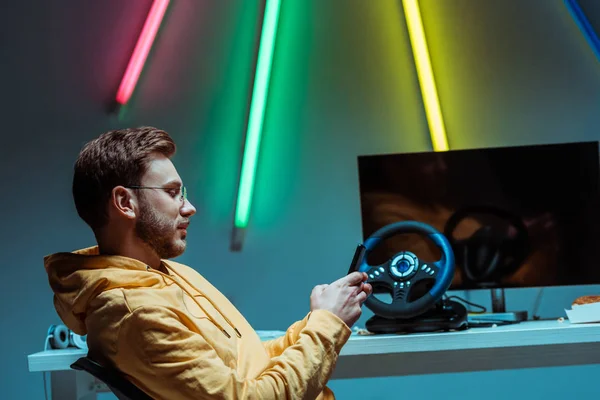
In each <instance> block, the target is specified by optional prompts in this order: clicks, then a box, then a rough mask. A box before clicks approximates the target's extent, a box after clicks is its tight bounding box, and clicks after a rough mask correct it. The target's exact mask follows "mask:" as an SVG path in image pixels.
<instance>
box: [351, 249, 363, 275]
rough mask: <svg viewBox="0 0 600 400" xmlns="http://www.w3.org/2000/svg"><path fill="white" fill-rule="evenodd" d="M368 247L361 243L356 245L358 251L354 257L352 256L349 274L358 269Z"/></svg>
mask: <svg viewBox="0 0 600 400" xmlns="http://www.w3.org/2000/svg"><path fill="white" fill-rule="evenodd" d="M366 250H367V248H366V247H365V246H363V245H362V244H359V245H358V246H357V247H356V251H355V252H354V257H353V258H352V263H351V264H350V268H349V269H348V274H351V273H352V272H354V271H358V267H359V266H360V264H361V263H362V261H363V258H364V256H365V251H366Z"/></svg>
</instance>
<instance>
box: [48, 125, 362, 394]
mask: <svg viewBox="0 0 600 400" xmlns="http://www.w3.org/2000/svg"><path fill="white" fill-rule="evenodd" d="M174 153H175V144H174V143H173V141H172V140H171V138H170V137H169V135H168V134H167V133H166V132H164V131H162V130H159V129H156V128H152V127H143V128H137V129H124V130H116V131H111V132H107V133H105V134H103V135H101V136H100V137H99V138H97V139H95V140H93V141H91V142H90V143H88V144H87V145H86V146H85V147H84V148H83V150H82V151H81V153H80V155H79V158H78V159H77V162H76V163H75V171H74V179H73V197H74V201H75V206H76V208H77V211H78V213H79V215H80V216H81V218H82V219H83V220H84V221H85V222H86V223H87V224H88V225H89V226H90V227H91V229H92V230H93V232H94V235H95V238H96V241H97V244H98V245H97V246H94V247H90V248H86V249H82V250H78V251H75V252H72V253H68V252H66V253H57V254H53V255H50V256H47V257H45V259H44V265H45V268H46V271H47V273H48V277H49V282H50V285H51V287H52V290H53V291H54V294H55V295H54V304H55V307H56V310H57V312H58V314H59V315H60V317H61V319H62V320H63V322H64V323H65V324H66V325H67V326H68V327H69V328H70V329H71V330H73V331H74V332H75V333H77V334H80V335H85V334H87V343H88V347H89V356H90V357H91V358H93V359H95V360H96V361H98V362H100V363H102V364H105V365H108V366H111V367H114V368H118V369H119V370H120V371H122V373H124V374H125V375H126V376H127V377H128V379H130V380H131V381H132V382H133V383H134V384H136V385H137V386H138V387H140V388H141V389H142V390H144V391H145V392H146V393H148V394H149V395H150V396H151V397H153V398H156V399H168V400H174V399H294V400H295V399H314V398H318V399H332V398H334V396H333V393H332V392H331V390H329V389H328V388H327V387H326V386H325V385H326V383H327V381H328V379H329V377H330V376H331V373H332V371H333V369H334V366H335V363H336V360H337V357H338V354H339V351H340V350H341V348H342V346H343V345H344V344H345V342H346V341H347V339H348V337H349V336H350V333H351V331H350V327H351V326H352V325H353V324H354V323H355V322H356V321H357V319H358V318H359V316H360V314H361V306H362V303H363V302H364V300H365V299H366V297H367V296H368V295H369V294H370V293H371V290H372V288H371V286H370V285H369V284H367V283H365V282H364V281H365V280H366V278H367V277H366V274H361V273H358V272H356V273H353V274H350V275H347V276H345V277H343V278H341V279H340V280H338V281H336V282H333V283H332V284H330V285H319V286H317V287H315V288H314V289H313V291H312V293H311V296H310V308H311V311H310V312H309V313H308V315H307V316H306V317H305V318H304V319H302V320H300V321H298V322H296V323H295V324H293V325H292V326H291V327H290V328H289V329H288V330H287V331H286V334H285V335H284V336H283V337H281V338H278V339H275V340H272V341H269V342H266V343H263V342H261V341H260V338H259V337H258V335H257V334H256V332H255V331H254V330H253V329H252V327H251V326H250V325H249V324H248V322H247V321H246V320H245V319H244V317H243V316H242V315H241V314H240V313H239V312H238V311H237V310H236V309H235V307H234V306H233V305H232V304H231V303H230V302H229V301H228V300H227V299H226V298H225V297H224V296H223V295H222V294H221V293H220V292H219V291H218V290H217V289H216V288H214V287H213V286H212V285H211V284H210V283H209V282H208V281H206V280H205V279H204V278H203V277H202V276H201V275H200V274H198V273H197V272H196V271H195V270H193V269H192V268H189V267H187V266H184V265H182V264H179V263H176V262H173V261H168V259H169V258H173V257H176V256H179V255H180V254H182V253H183V252H184V250H185V247H186V237H187V229H188V226H189V223H190V218H191V217H192V216H193V215H194V214H195V212H196V209H195V208H194V206H193V205H192V204H191V203H190V202H189V201H188V200H187V197H186V191H185V187H184V186H183V182H182V180H181V178H180V177H179V175H178V173H177V170H176V169H175V167H174V165H173V163H172V162H171V160H170V157H171V156H172V155H173V154H174Z"/></svg>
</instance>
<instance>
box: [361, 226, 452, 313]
mask: <svg viewBox="0 0 600 400" xmlns="http://www.w3.org/2000/svg"><path fill="white" fill-rule="evenodd" d="M406 233H416V234H420V235H423V236H427V237H428V238H429V239H430V240H431V241H432V242H433V243H434V244H435V245H436V246H437V247H438V248H439V249H440V250H441V252H442V257H441V259H440V260H437V261H435V262H432V263H429V262H427V263H426V262H422V261H420V260H419V259H418V257H417V256H416V255H414V254H413V253H411V252H407V251H401V252H399V253H396V254H395V255H394V256H393V257H392V258H390V259H388V260H387V261H386V262H385V263H383V264H380V265H375V266H373V265H369V264H368V263H367V258H368V254H369V253H370V252H372V251H373V250H374V249H375V248H376V247H377V246H378V245H379V244H380V243H382V242H383V241H384V240H386V239H389V238H391V237H393V236H395V235H398V234H406ZM363 245H364V247H365V254H364V256H363V258H362V261H361V263H360V265H359V267H358V271H360V272H366V273H367V275H368V276H369V278H368V279H367V282H369V283H374V284H383V285H384V286H385V287H390V289H391V291H392V303H391V304H389V303H385V302H383V301H381V300H379V299H378V298H376V297H375V296H374V295H373V294H371V295H370V296H369V297H367V299H366V300H365V303H364V304H365V306H366V307H367V308H369V309H370V310H371V311H373V313H375V314H377V315H379V316H381V317H384V318H390V319H400V318H412V317H415V316H417V315H420V314H422V313H424V312H425V311H427V310H428V309H430V308H431V307H432V306H433V305H435V303H436V302H437V301H439V300H440V299H441V297H442V296H443V295H444V293H445V292H446V290H448V288H449V287H450V284H451V283H452V280H453V278H454V264H455V262H454V252H453V251H452V247H451V246H450V242H449V241H448V239H446V237H445V236H444V235H443V234H442V233H441V232H439V231H438V230H437V229H435V228H434V227H432V226H431V225H428V224H425V223H423V222H418V221H400V222H395V223H392V224H389V225H386V226H384V227H382V228H380V229H379V230H377V231H376V232H374V233H373V234H372V235H371V236H369V237H368V238H367V239H366V240H365V242H364V243H363ZM432 277H434V278H435V284H434V285H433V287H432V288H431V289H429V291H428V292H427V293H425V294H424V295H423V296H421V297H420V298H418V299H417V300H415V301H412V302H408V296H407V294H408V291H409V290H410V288H411V287H412V286H414V285H415V284H416V283H418V282H419V281H421V280H423V279H431V278H432Z"/></svg>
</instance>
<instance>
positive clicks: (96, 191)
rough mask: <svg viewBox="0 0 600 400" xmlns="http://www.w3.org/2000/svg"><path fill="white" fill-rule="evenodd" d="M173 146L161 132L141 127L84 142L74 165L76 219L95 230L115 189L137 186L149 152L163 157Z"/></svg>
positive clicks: (173, 152)
mask: <svg viewBox="0 0 600 400" xmlns="http://www.w3.org/2000/svg"><path fill="white" fill-rule="evenodd" d="M175 150H176V146H175V143H174V142H173V140H172V139H171V137H170V136H169V134H168V133H167V132H165V131H163V130H160V129H157V128H154V127H149V126H144V127H140V128H127V129H120V130H114V131H109V132H106V133H104V134H102V135H100V136H99V137H98V138H96V139H94V140H92V141H90V142H89V143H87V144H86V145H85V146H84V147H83V149H82V150H81V152H80V153H79V157H78V158H77V161H76V162H75V168H74V170H75V171H74V176H73V199H74V201H75V207H76V208H77V213H78V214H79V216H80V217H81V218H82V219H83V220H84V221H85V222H86V223H87V224H88V225H89V226H90V227H91V228H92V230H94V231H96V230H97V229H98V228H101V227H102V226H103V225H104V224H105V223H106V222H107V213H106V205H107V203H108V200H109V198H110V196H111V192H112V189H113V188H114V187H116V186H119V185H123V186H133V185H139V184H140V181H141V179H142V176H143V175H144V173H145V172H146V168H147V163H148V159H149V157H150V155H151V154H152V153H160V154H163V155H164V156H166V157H171V156H172V155H173V154H175Z"/></svg>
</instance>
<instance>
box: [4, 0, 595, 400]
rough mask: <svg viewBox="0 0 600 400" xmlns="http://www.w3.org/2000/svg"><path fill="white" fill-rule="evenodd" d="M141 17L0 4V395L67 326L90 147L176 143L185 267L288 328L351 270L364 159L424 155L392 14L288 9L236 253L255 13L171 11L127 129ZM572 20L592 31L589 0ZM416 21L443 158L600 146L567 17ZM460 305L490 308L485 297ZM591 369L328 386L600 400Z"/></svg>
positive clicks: (591, 64)
mask: <svg viewBox="0 0 600 400" xmlns="http://www.w3.org/2000/svg"><path fill="white" fill-rule="evenodd" d="M150 4H151V2H150V1H149V0H143V1H142V0H136V1H128V2H123V1H118V0H110V1H102V2H100V1H92V0H88V1H66V0H63V1H52V2H50V1H41V0H38V1H27V2H16V1H13V2H10V3H5V4H3V5H2V6H1V7H2V8H1V10H2V12H0V18H1V20H2V23H1V24H0V41H1V47H0V52H1V57H0V59H1V60H2V62H1V63H0V77H1V78H0V79H2V88H3V92H4V96H3V97H2V99H1V100H0V101H1V102H2V103H1V104H2V117H3V129H2V143H3V145H4V146H3V148H4V156H3V157H2V161H1V162H2V168H1V171H2V181H3V188H4V189H3V190H4V193H5V195H4V196H3V200H2V207H1V208H0V213H1V215H2V221H3V225H2V228H1V229H0V232H1V233H0V235H1V236H0V237H1V239H2V246H1V249H0V251H1V252H2V254H1V255H2V257H1V259H2V260H3V264H4V268H3V276H4V279H2V281H1V283H0V285H1V287H0V288H1V290H0V302H1V303H2V304H3V307H2V309H3V310H4V315H5V317H4V318H3V319H2V332H3V338H4V339H5V340H6V343H5V344H4V345H3V346H2V349H3V354H2V359H3V361H2V362H1V363H0V368H1V370H0V390H2V392H1V393H0V397H1V398H4V399H42V398H43V381H42V374H41V373H29V372H28V371H27V358H26V357H27V355H28V354H31V353H34V352H37V351H40V350H41V349H42V347H43V343H44V338H45V334H46V330H47V328H48V326H49V325H50V324H52V323H58V322H59V319H58V317H57V315H56V313H55V311H54V308H53V306H52V294H51V291H50V289H49V287H48V284H47V280H46V275H45V272H44V269H43V264H42V257H43V256H44V255H46V254H49V253H52V252H56V251H66V250H72V249H76V248H80V247H83V246H88V245H91V244H93V237H92V235H91V233H90V232H89V231H88V229H87V228H86V226H85V225H84V224H83V223H82V222H81V221H80V220H79V219H78V217H77V215H76V213H75V210H74V207H73V204H72V200H71V197H70V183H71V171H72V164H73V161H74V159H75V157H76V155H77V152H78V150H79V149H80V147H81V145H82V144H83V143H85V142H86V141H87V140H89V139H91V138H93V137H95V136H97V135H98V134H100V133H101V132H104V131H106V130H108V129H113V128H118V127H124V126H137V125H142V124H143V125H155V126H159V127H161V128H163V129H166V130H168V131H169V132H171V134H172V135H173V136H174V138H175V139H176V141H177V142H178V144H179V152H178V154H177V156H176V158H175V162H176V165H177V166H178V168H179V170H180V174H181V175H182V177H183V179H184V181H185V182H186V184H187V186H188V187H189V192H190V198H191V200H192V201H193V202H195V204H196V206H197V208H198V211H199V212H198V215H197V216H196V217H195V218H194V220H193V223H192V226H191V231H190V236H189V251H187V252H186V254H184V255H183V256H182V257H180V260H179V261H181V262H184V263H187V264H189V265H191V266H193V267H194V268H196V269H197V270H198V271H200V272H201V273H202V274H204V275H205V276H206V277H207V278H208V279H209V280H211V281H212V282H213V283H214V284H215V285H217V287H219V288H220V289H222V291H223V292H224V293H225V294H227V295H228V296H230V298H231V299H232V300H233V301H234V303H235V304H236V305H237V306H238V307H239V308H240V310H241V311H242V312H243V313H244V314H245V315H246V316H247V318H248V320H249V321H250V322H251V323H252V324H253V325H254V326H255V328H256V329H285V328H286V327H287V326H288V325H289V324H290V323H291V322H293V321H294V320H295V319H297V318H301V317H302V316H303V315H304V314H305V313H306V312H307V310H308V295H309V293H310V289H311V288H312V287H313V286H314V285H315V284H318V283H323V282H329V281H332V280H334V279H337V278H338V277H339V276H341V275H342V274H344V273H345V271H346V269H347V267H348V263H349V262H350V258H351V257H352V253H353V251H354V247H355V245H356V243H357V242H358V241H360V240H361V221H360V215H359V199H358V181H357V170H356V157H357V156H358V155H361V154H377V153H383V152H386V153H390V152H404V151H422V150H430V149H431V145H430V140H429V136H428V131H427V124H426V120H425V115H424V113H423V107H422V103H421V97H420V93H419V88H418V83H417V80H416V74H415V70H414V64H413V61H412V54H411V52H410V47H409V43H408V36H407V32H406V26H405V24H404V22H403V21H404V17H403V14H402V11H401V7H399V6H398V4H399V3H397V2H396V1H392V0H376V1H371V2H366V1H363V0H325V1H323V0H318V1H317V0H315V1H301V0H285V1H283V6H282V15H281V21H280V22H281V23H280V31H279V38H278V42H277V48H276V54H275V63H274V67H273V68H274V69H273V78H272V79H273V80H272V86H271V92H270V99H269V105H268V109H267V118H266V121H265V133H264V141H263V146H262V148H261V156H260V167H259V171H258V178H257V187H256V191H255V198H254V199H255V202H254V208H253V210H252V219H251V224H250V228H249V230H248V233H247V238H246V242H245V246H244V250H243V252H241V253H231V252H230V251H229V237H230V231H231V223H232V220H233V210H234V200H235V191H236V188H237V174H238V172H239V159H240V155H241V140H242V138H243V133H244V113H245V107H246V100H247V96H248V90H249V82H250V79H251V73H252V59H253V58H252V57H253V51H254V50H253V46H254V44H255V33H256V28H257V21H258V18H259V17H260V14H259V12H258V9H259V7H258V5H260V4H261V2H259V1H250V0H230V1H216V0H179V1H174V2H172V5H171V8H170V11H169V13H168V15H167V17H166V19H165V23H164V25H163V27H162V29H161V32H160V34H159V37H158V38H157V42H156V45H155V47H154V49H153V52H152V54H151V57H150V59H149V60H148V64H147V68H146V69H145V71H144V74H143V75H142V79H141V80H140V84H139V87H138V90H137V91H136V93H135V96H134V99H133V100H132V104H131V107H130V108H129V109H128V110H127V113H126V114H125V116H124V117H123V119H121V120H119V119H118V118H117V117H116V116H114V115H109V114H107V113H106V105H107V103H108V101H109V100H110V99H111V97H112V96H113V95H114V93H115V91H116V88H117V86H118V83H119V80H120V77H121V75H122V73H123V71H124V69H125V66H126V63H127V61H128V57H129V55H130V54H131V51H132V48H133V46H134V44H135V40H136V38H137V34H138V32H139V30H140V29H141V25H142V24H143V20H144V17H145V14H146V12H147V10H148V8H149V5H150ZM582 4H584V6H585V7H586V10H587V11H588V12H589V13H590V17H591V19H592V20H593V21H594V23H595V26H596V28H597V29H600V25H598V23H599V22H600V7H599V6H598V3H597V2H594V0H585V1H582ZM421 5H422V11H423V17H424V22H425V26H426V31H427V34H428V37H429V41H430V48H431V54H432V57H433V67H434V70H435V73H436V76H437V82H438V86H439V93H440V98H441V102H442V107H443V112H444V115H445V119H446V123H447V128H448V135H449V141H450V145H451V147H452V148H472V147H485V146H500V145H518V144H531V143H551V142H564V141H580V140H598V139H599V134H598V130H597V126H598V125H599V122H600V111H599V108H598V107H599V105H600V101H599V100H600V68H599V63H598V60H597V59H596V58H595V57H594V55H593V53H592V51H591V50H590V48H589V47H588V45H587V43H586V42H585V41H584V40H583V38H582V35H581V33H580V31H579V30H578V29H577V27H576V26H575V24H574V22H573V21H572V19H571V17H570V15H569V14H568V13H567V12H566V9H565V6H564V3H563V2H562V1H560V0H527V1H523V0H502V1H496V0H451V1H450V0H448V1H443V2H442V1H439V0H422V1H421ZM251 281H252V282H254V283H252V284H248V282H251ZM599 291H600V288H596V287H592V288H581V287H580V288H555V289H552V290H546V291H545V292H544V295H543V297H542V301H541V305H540V309H539V314H540V315H541V316H542V317H553V316H556V315H557V314H559V315H560V314H561V312H562V309H563V308H564V307H568V305H569V304H570V301H571V300H572V299H574V298H575V297H577V296H579V295H582V294H589V293H598V292H599ZM537 293H538V292H537V290H533V289H532V290H519V291H514V292H509V293H508V299H507V305H508V307H509V308H512V309H526V310H528V311H530V312H531V311H532V307H533V303H534V300H535V296H536V295H537ZM470 298H471V299H472V300H478V301H482V302H483V303H484V304H485V305H488V306H489V299H488V297H487V294H486V293H474V294H470ZM370 315H371V314H370V313H369V312H368V311H366V312H365V316H364V317H363V318H362V319H361V321H359V325H361V324H364V321H365V320H366V318H367V317H369V316H370ZM599 372H600V369H599V368H598V367H597V366H587V367H569V368H547V369H536V370H519V371H499V372H482V373H469V374H458V375H454V374H450V375H437V376H418V377H406V378H394V379H369V380H359V381H335V382H331V386H332V387H333V388H334V390H335V391H336V393H337V395H338V398H341V399H346V398H361V399H384V398H399V397H400V393H401V394H402V395H403V396H419V397H425V398H434V396H440V397H441V396H444V398H461V399H479V398H480V397H481V395H480V393H482V391H484V390H486V392H485V393H486V398H489V399H507V398H511V399H514V398H524V399H529V398H544V399H551V398H565V397H568V398H584V396H586V397H587V395H596V396H597V395H598V394H600V389H598V387H597V385H596V384H595V380H594V379H593V377H594V376H596V375H597V374H598V373H599ZM502 379H506V380H505V381H503V382H505V384H501V385H498V383H499V382H500V381H501V380H502ZM549 382H551V384H549ZM571 384H575V386H574V387H573V386H570V385H571ZM490 388H493V390H491V391H490V392H487V390H489V389H490ZM400 389H401V390H400ZM392 390H393V392H391V391H392ZM398 390H400V392H398Z"/></svg>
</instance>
